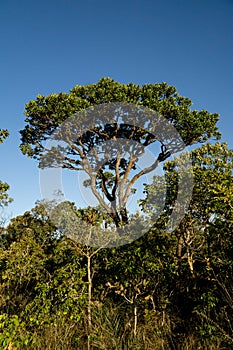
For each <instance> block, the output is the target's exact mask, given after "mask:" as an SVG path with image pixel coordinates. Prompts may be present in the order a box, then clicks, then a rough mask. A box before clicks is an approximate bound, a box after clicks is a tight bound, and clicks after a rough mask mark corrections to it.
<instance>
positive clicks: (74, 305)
mask: <svg viewBox="0 0 233 350" xmlns="http://www.w3.org/2000/svg"><path fill="white" fill-rule="evenodd" d="M101 84H106V85H105V87H104V93H105V94H106V96H108V100H107V102H109V101H110V100H114V101H119V96H120V99H121V101H122V94H123V92H122V90H120V89H123V90H124V91H125V95H124V96H123V101H126V100H127V99H128V98H129V96H131V98H133V96H134V99H133V102H134V103H136V101H137V99H138V101H140V102H141V101H142V96H144V98H145V101H147V102H146V103H148V104H149V103H150V107H152V104H153V106H154V108H156V106H157V108H158V109H159V112H160V113H163V108H165V106H166V113H165V112H164V115H166V116H167V117H168V118H169V115H168V110H169V111H170V113H172V111H173V112H174V109H175V111H176V112H177V111H178V109H179V108H183V109H184V108H186V109H185V115H186V117H187V123H188V125H189V127H190V129H189V133H186V135H187V140H188V138H189V140H191V139H192V142H191V141H190V144H193V143H195V142H198V143H201V142H204V141H206V139H208V138H210V137H212V136H217V137H218V136H219V133H218V131H217V128H216V122H217V119H218V118H217V115H210V114H209V113H208V112H206V111H205V112H203V111H201V112H197V111H195V112H194V113H193V114H192V113H191V111H188V109H189V108H190V105H191V103H190V100H188V99H184V98H183V99H182V98H181V97H180V98H178V95H177V93H176V91H175V90H174V88H171V87H168V86H167V85H164V84H161V85H160V84H156V85H155V86H150V87H149V86H147V87H146V86H144V88H142V89H141V90H140V89H139V87H138V88H137V87H136V86H135V85H129V86H128V87H127V86H122V85H121V84H118V85H117V83H115V82H113V81H109V80H107V81H106V80H103V81H101V82H100V83H99V85H98V84H97V86H94V85H92V86H88V87H86V88H85V87H76V88H74V89H73V90H72V91H71V95H70V96H71V97H69V96H68V95H67V96H65V95H64V94H62V95H52V96H50V97H47V100H46V98H42V97H39V98H38V100H37V102H38V101H39V102H38V103H40V106H39V105H38V104H36V103H35V101H34V102H30V103H29V104H28V106H27V108H26V110H27V113H28V114H29V109H30V113H31V117H30V118H31V119H30V118H29V117H28V118H29V119H30V120H31V122H32V121H33V120H34V123H35V124H34V125H35V129H34V131H33V128H31V129H30V130H29V129H25V130H29V133H28V134H27V135H26V131H25V132H24V133H22V134H23V138H24V139H23V142H24V145H23V146H21V148H22V149H23V151H24V152H25V153H27V152H28V154H29V155H31V156H32V155H33V153H32V152H34V156H35V157H37V156H38V154H39V153H40V151H39V148H36V149H35V148H34V149H33V147H34V146H33V145H31V146H32V147H31V146H30V142H31V143H33V142H34V141H35V140H36V139H35V138H36V137H38V129H37V128H36V125H37V121H38V120H40V118H41V117H42V115H44V116H45V109H46V113H47V120H49V115H48V111H49V109H50V110H51V114H50V116H52V118H54V119H53V120H54V123H55V121H56V122H57V116H58V114H59V111H58V110H56V112H57V116H56V113H53V112H52V108H51V104H52V102H53V104H54V103H55V100H56V99H58V98H60V99H61V101H60V102H61V103H60V104H59V106H60V107H59V108H64V109H65V111H64V113H65V112H67V111H70V108H71V106H73V107H72V108H74V110H76V108H77V105H75V102H74V101H76V102H77V101H78V102H77V103H79V104H80V106H82V108H83V106H84V107H86V104H85V103H84V102H83V100H81V98H80V96H79V95H80V94H82V96H84V95H85V99H86V100H87V101H88V98H89V102H90V99H93V101H91V103H98V101H99V100H103V96H100V95H101V91H102V90H101V91H100V85H101ZM111 84H112V85H111ZM108 86H110V87H109V89H110V90H109V91H107V87H108ZM117 88H118V90H117ZM143 89H144V90H143ZM156 89H157V90H156ZM162 89H165V90H166V89H167V90H168V91H167V94H166V91H163V94H162V92H161V91H162ZM139 90H140V91H139ZM142 90H143V93H144V95H143V94H142V92H141V91H142ZM90 91H91V92H92V94H91V97H90ZM114 91H117V95H113V92H114ZM132 91H134V93H133V92H132ZM151 91H152V92H151ZM153 91H154V95H153ZM156 91H157V92H156ZM169 91H170V93H171V92H172V94H173V96H171V94H170V95H169ZM97 92H98V98H99V99H97V98H96V95H95V93H96V94H97ZM149 92H150V94H149ZM159 92H160V95H159ZM174 94H175V95H174ZM146 95H148V96H149V97H148V98H147V99H146V97H145V96H146ZM59 96H60V97H59ZM77 96H78V97H77ZM88 96H89V97H88ZM99 96H100V97H101V98H100V97H99ZM135 96H136V97H135ZM161 96H163V98H161ZM174 96H175V97H176V102H174V101H175V97H174ZM68 97H69V98H70V101H71V102H70V104H69V103H68V102H67V99H68ZM126 97H127V98H126ZM139 97H140V99H139ZM53 99H54V101H53ZM64 99H65V100H66V104H64ZM178 100H179V101H180V104H181V107H180V105H179V104H178V106H176V103H177V101H178ZM42 101H43V103H42ZM45 101H46V103H45ZM51 101H52V102H51ZM80 101H81V102H80ZM148 101H149V102H148ZM156 101H157V102H156ZM182 101H183V102H184V105H182V103H183V102H182ZM185 101H186V102H185ZM187 101H189V103H188V105H187ZM56 103H57V102H56ZM156 103H157V104H156ZM83 104H84V105H83ZM45 105H46V107H45ZM56 106H57V104H56ZM169 106H170V109H169V108H168V107H169ZM39 107H40V110H39ZM72 108H71V109H72ZM80 108H81V107H80ZM32 109H33V113H34V115H33V116H32ZM40 113H41V114H40ZM72 113H73V109H72ZM174 115H175V114H174ZM178 115H179V118H180V119H181V116H182V114H181V111H180V112H179V114H178ZM194 117H196V118H197V119H196V120H195V118H194ZM63 119H64V118H63ZM173 121H174V119H173ZM175 122H177V123H178V121H177V120H175ZM180 122H181V121H180V120H179V125H180V128H182V127H184V126H181V123H180ZM183 123H184V120H183ZM190 123H193V125H196V129H194V128H193V126H190V125H191V124H190ZM55 124H56V123H55ZM55 124H54V125H55ZM41 125H42V124H41ZM49 125H50V127H51V125H52V124H51V123H49ZM43 127H45V126H43ZM52 127H53V126H52ZM191 130H193V131H194V134H195V135H194V136H193V137H192V138H191ZM47 131H48V129H47ZM34 132H35V133H37V134H33V133H34ZM43 132H45V130H43ZM3 134H4V133H3ZM29 134H30V135H31V136H30V135H29ZM0 135H1V134H0ZM6 136H7V135H6ZM30 137H31V139H30ZM40 137H42V133H40ZM183 137H185V130H183ZM26 138H27V142H28V143H27V144H26ZM29 139H30V140H31V141H30V140H29ZM194 139H195V141H194ZM32 140H33V142H32ZM187 140H186V141H187ZM29 141H30V142H29ZM37 141H38V140H37ZM37 141H35V143H36V142H37ZM198 146H200V147H198V148H196V149H194V150H193V151H192V152H191V160H192V164H193V173H194V188H193V195H192V199H191V202H190V204H189V207H188V209H187V210H186V215H185V217H184V218H183V219H182V221H181V222H180V224H179V226H178V227H176V228H175V229H174V230H173V231H168V230H166V226H167V223H168V220H169V217H170V215H171V212H172V210H173V208H174V205H175V201H176V197H177V183H178V174H177V169H176V167H177V164H178V162H179V160H175V159H170V160H169V159H167V160H166V162H165V163H164V174H165V179H166V186H167V195H166V201H165V206H164V209H163V211H162V213H161V214H160V216H159V217H158V219H157V220H156V221H155V216H156V210H157V206H156V203H157V200H156V197H157V196H159V192H160V190H161V191H162V190H163V179H162V177H161V176H156V177H154V181H153V183H152V184H151V185H147V186H145V194H146V198H145V199H144V200H142V201H141V208H142V210H143V211H144V212H146V213H147V214H148V215H147V219H148V221H150V227H151V229H150V230H149V231H148V232H147V233H146V234H145V235H144V236H142V237H141V238H139V239H137V240H135V241H134V242H132V243H131V244H128V245H123V246H120V247H114V248H101V249H100V248H93V247H90V246H88V245H81V244H80V243H78V242H77V241H75V240H72V238H70V237H68V236H67V235H66V234H65V233H64V231H63V230H61V229H60V228H59V227H56V226H55V225H54V221H51V217H50V216H49V215H48V213H49V209H51V207H52V206H53V203H50V202H44V201H41V202H38V203H36V206H35V207H34V208H33V209H31V211H28V212H25V213H24V214H23V215H21V216H18V217H16V218H13V219H12V220H11V221H10V223H9V224H8V226H7V227H5V228H4V227H3V226H2V229H1V238H0V244H1V246H0V269H1V280H0V289H1V293H0V295H1V297H0V305H1V316H0V329H1V333H0V348H1V349H38V350H39V349H51V350H52V349H54V350H55V349H63V350H68V349H70V350H71V349H88V348H91V349H140V350H141V349H145V350H146V349H148V350H150V349H151V350H153V349H155V350H156V349H158V350H159V349H161V350H162V349H164V350H165V349H167V350H170V349H177V350H178V349H180V350H184V349H187V350H188V349H190V350H191V349H213V350H214V349H233V337H232V334H233V314H232V310H233V292H232V285H233V279H232V266H233V265H232V260H233V241H232V231H233V181H232V174H233V173H232V170H233V151H232V150H229V149H228V147H227V145H226V144H225V143H219V142H216V143H204V144H203V145H200V144H199V145H198ZM183 156H185V155H183ZM181 158H182V157H181ZM114 170H115V169H114ZM104 179H105V178H104V177H103V178H102V181H104ZM0 186H1V192H0V193H1V196H0V202H1V206H4V205H7V203H8V197H7V194H6V191H7V189H8V187H7V186H8V185H6V184H3V183H0ZM153 203H154V205H153ZM64 204H65V203H62V204H61V205H64ZM70 206H72V208H73V210H74V212H75V213H76V214H77V216H78V217H79V218H80V219H81V221H82V222H83V223H84V224H85V223H90V222H91V223H92V225H95V227H96V230H98V229H99V230H101V222H102V220H106V218H103V217H101V215H102V214H101V211H99V207H96V208H85V209H79V208H76V207H75V205H74V204H73V203H70ZM111 220H112V222H113V223H114V218H113V217H112V218H111ZM115 224H116V223H115Z"/></svg>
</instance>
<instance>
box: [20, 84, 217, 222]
mask: <svg viewBox="0 0 233 350" xmlns="http://www.w3.org/2000/svg"><path fill="white" fill-rule="evenodd" d="M191 105H192V102H191V100H190V99H189V98H185V97H183V96H180V95H179V94H178V92H177V90H176V88H175V87H173V86H169V85H167V84H166V83H161V84H146V85H142V86H138V85H136V84H133V83H130V84H121V83H118V82H116V81H114V80H113V79H110V78H103V79H101V80H100V81H99V82H98V83H97V84H90V85H87V86H80V85H77V86H75V87H74V88H73V89H72V90H70V93H64V92H63V93H59V94H51V95H49V96H42V95H38V96H37V98H36V99H35V100H32V101H30V102H29V103H28V104H27V105H26V109H25V114H26V119H25V121H26V126H25V128H24V129H23V130H21V132H20V133H21V140H22V143H21V146H20V148H21V151H22V152H23V153H24V154H26V155H28V156H29V157H32V158H34V159H36V160H37V161H39V164H40V166H41V167H64V168H68V169H71V170H78V171H79V170H84V171H85V172H86V173H87V174H88V175H89V185H90V186H91V189H92V191H93V193H94V195H95V197H96V198H97V199H98V201H99V203H100V205H101V206H102V207H103V208H104V209H105V210H106V212H107V213H108V214H109V215H110V216H111V217H112V219H113V220H114V222H115V225H116V226H117V227H120V226H122V225H124V224H126V223H128V221H129V216H128V212H127V203H128V200H129V196H130V194H132V193H133V192H134V191H135V189H133V185H134V184H135V183H136V181H137V180H138V179H139V178H140V177H141V176H143V175H145V174H147V173H149V172H151V171H153V170H154V169H156V168H157V167H158V165H159V164H160V163H161V162H163V161H164V160H165V159H167V158H169V157H170V155H171V154H172V153H175V152H177V151H180V150H182V148H183V146H184V144H185V145H193V144H195V143H202V142H204V141H206V140H207V139H209V138H210V137H216V138H219V137H220V134H219V132H218V129H217V126H216V123H217V121H218V119H219V117H218V114H216V113H213V114H212V113H209V112H208V111H206V110H201V111H197V110H192V109H191ZM109 115H110V117H109ZM74 116H75V118H74ZM106 116H107V117H106ZM92 119H94V120H92ZM67 120H69V122H67ZM59 126H60V129H59ZM169 126H170V129H169ZM169 130H170V131H169ZM174 130H176V132H177V134H174ZM177 135H180V138H179V137H177ZM51 138H53V140H57V141H59V140H60V141H62V142H63V143H60V144H59V143H58V144H57V146H56V147H54V146H52V147H51V148H48V147H47V146H46V141H48V140H49V139H51ZM111 141H118V142H117V143H114V142H111ZM156 142H157V143H158V144H159V147H160V151H159V152H158V153H159V154H158V155H156V157H155V158H154V160H153V161H152V163H151V164H150V165H148V166H146V167H144V168H143V169H141V170H140V169H139V168H138V167H137V165H138V162H139V160H140V158H141V157H142V156H143V155H144V153H145V149H147V148H148V147H149V146H150V145H152V144H154V143H156ZM64 143H65V145H64ZM103 153H105V155H106V154H107V155H108V156H102V158H101V156H100V155H101V154H103Z"/></svg>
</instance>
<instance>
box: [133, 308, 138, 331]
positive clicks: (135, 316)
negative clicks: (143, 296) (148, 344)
mask: <svg viewBox="0 0 233 350" xmlns="http://www.w3.org/2000/svg"><path fill="white" fill-rule="evenodd" d="M137 311H138V310H137V306H134V328H133V334H134V337H136V336H137V323H138V313H137Z"/></svg>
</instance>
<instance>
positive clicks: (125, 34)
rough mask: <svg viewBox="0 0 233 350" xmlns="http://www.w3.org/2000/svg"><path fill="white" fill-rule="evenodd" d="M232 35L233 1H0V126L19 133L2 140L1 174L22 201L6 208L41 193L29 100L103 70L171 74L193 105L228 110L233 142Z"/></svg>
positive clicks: (16, 205) (11, 212)
mask: <svg viewBox="0 0 233 350" xmlns="http://www.w3.org/2000/svg"><path fill="white" fill-rule="evenodd" d="M232 38H233V0H221V1H220V0H195V1H194V0H192V1H191V0H167V1H164V0H134V1H133V0H125V1H123V0H118V1H114V2H113V1H110V0H109V1H105V0H99V1H96V0H86V1H80V0H47V1H45V0H41V1H39V2H37V1H31V0H30V1H29V0H21V1H17V0H11V1H9V0H1V3H0V45H1V46H0V47H1V55H0V77H1V83H0V84H1V85H0V89H1V91H0V101H1V114H0V128H7V129H9V131H10V133H11V135H10V137H9V138H8V140H6V141H5V142H4V144H3V145H1V147H0V160H1V173H0V179H1V180H3V181H6V182H8V183H9V184H10V186H11V190H10V195H11V196H12V197H13V198H14V202H13V204H11V205H10V206H9V208H8V209H7V215H8V216H15V215H18V214H21V213H23V212H24V211H25V210H29V209H30V208H32V207H33V206H34V203H35V201H36V200H37V199H41V194H40V186H39V172H38V169H37V164H36V162H35V161H34V160H31V159H28V158H26V157H25V156H23V155H21V153H20V151H19V149H18V146H19V143H20V135H19V133H18V131H19V130H20V129H22V128H23V127H24V114H23V112H24V105H25V103H27V102H28V101H29V100H31V99H34V98H35V97H36V95H37V94H42V95H47V94H50V93H56V92H60V91H65V92H68V91H69V89H71V88H72V87H74V86H75V85H76V84H79V85H82V84H85V85H86V84H89V83H95V82H97V81H98V80H99V79H100V78H101V77H103V76H105V77H106V76H108V77H111V78H113V79H115V80H117V81H119V82H122V83H128V82H131V81H132V82H134V83H137V84H140V85H141V84H145V83H157V82H162V81H165V82H167V83H168V84H170V85H174V86H176V87H177V89H178V91H179V93H180V94H181V95H184V96H187V97H190V98H191V99H192V101H193V103H194V105H193V107H194V108H196V109H207V110H208V111H209V112H217V113H219V114H220V115H221V121H220V123H219V128H220V131H221V132H222V138H223V140H224V141H227V142H228V144H229V146H230V147H231V148H232V147H233V137H232V135H233V123H232V101H233V40H232ZM68 199H69V198H68ZM71 199H72V198H71Z"/></svg>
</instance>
